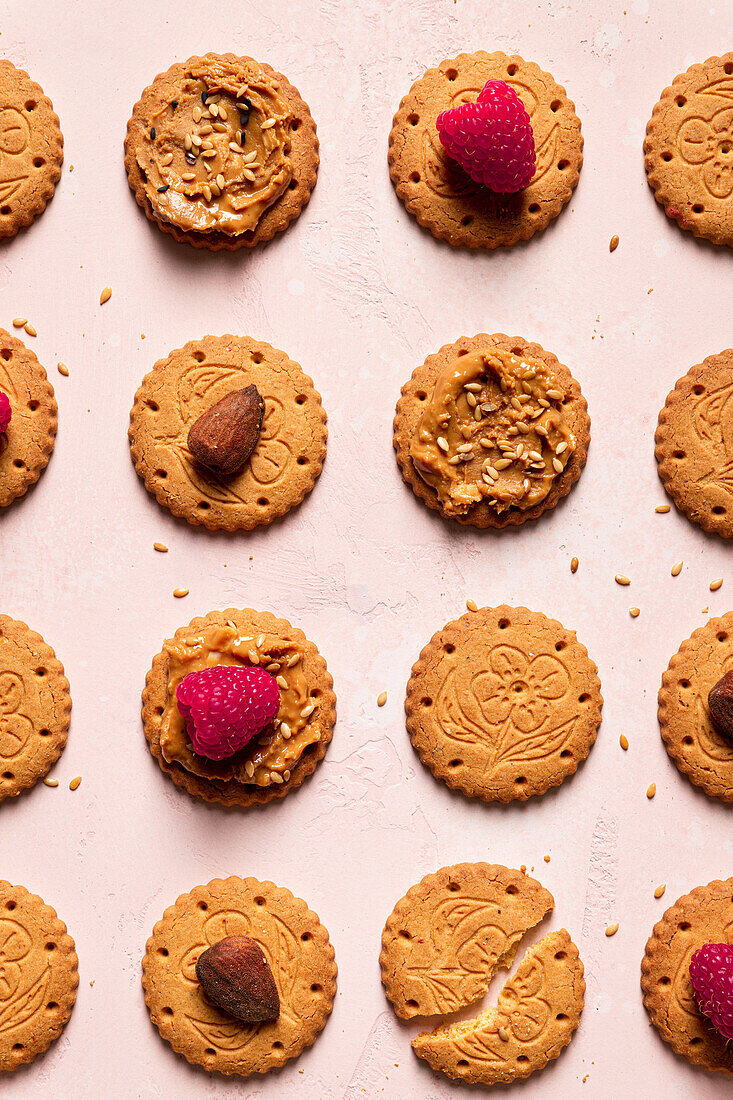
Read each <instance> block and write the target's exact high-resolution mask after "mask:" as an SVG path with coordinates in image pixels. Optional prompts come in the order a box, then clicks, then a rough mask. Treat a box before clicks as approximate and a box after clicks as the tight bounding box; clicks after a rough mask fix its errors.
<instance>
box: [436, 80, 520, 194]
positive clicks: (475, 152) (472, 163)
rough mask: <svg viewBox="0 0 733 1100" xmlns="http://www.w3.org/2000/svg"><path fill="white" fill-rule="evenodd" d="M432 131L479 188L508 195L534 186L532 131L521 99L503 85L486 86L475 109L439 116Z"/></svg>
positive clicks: (462, 108)
mask: <svg viewBox="0 0 733 1100" xmlns="http://www.w3.org/2000/svg"><path fill="white" fill-rule="evenodd" d="M436 126H437V129H438V135H439V137H440V140H441V143H442V145H443V146H444V148H445V150H446V152H447V153H448V155H449V156H450V157H451V158H452V159H453V160H455V161H457V162H458V164H460V166H461V168H463V170H464V172H466V173H467V174H468V175H469V176H470V177H471V179H473V180H475V181H476V182H477V183H480V184H482V185H483V186H484V187H487V188H489V190H491V191H496V192H499V193H502V194H512V193H514V192H515V191H522V190H523V189H524V188H525V187H528V186H529V184H530V183H531V182H532V178H533V176H534V174H535V167H536V157H535V143H534V134H533V132H532V125H531V123H530V120H529V115H528V114H527V110H526V108H525V106H524V104H523V103H522V101H521V99H520V98H519V96H518V95H517V93H516V92H515V91H514V89H513V88H511V87H510V86H509V85H508V84H507V83H506V82H505V81H503V80H487V81H486V83H485V84H484V86H483V88H482V90H481V92H480V93H479V95H478V98H477V100H476V102H475V103H461V104H459V106H457V107H451V108H450V109H449V110H447V111H442V112H441V113H440V114H439V115H438V119H437V122H436Z"/></svg>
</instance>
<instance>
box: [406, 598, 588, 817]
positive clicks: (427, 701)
mask: <svg viewBox="0 0 733 1100" xmlns="http://www.w3.org/2000/svg"><path fill="white" fill-rule="evenodd" d="M602 706H603V698H602V696H601V685H600V681H599V679H598V670H597V668H596V666H595V664H594V663H593V661H592V660H591V659H590V657H589V656H588V652H587V650H586V648H585V646H583V645H581V644H580V642H579V641H578V639H577V637H576V636H575V633H574V632H573V631H572V630H566V628H565V627H564V626H563V625H562V624H561V623H559V622H557V621H556V620H555V619H548V618H546V617H545V616H544V615H542V614H540V613H539V612H537V611H528V610H527V608H526V607H508V606H506V605H502V606H501V607H484V608H481V609H480V610H479V611H477V612H473V611H470V612H468V613H467V614H465V615H462V616H461V618H460V619H457V620H454V621H452V622H449V623H447V624H446V625H445V626H444V627H443V629H442V630H439V631H438V632H437V633H436V634H434V635H433V637H432V638H431V640H430V641H429V642H428V644H427V645H426V646H425V648H424V649H423V651H422V653H421V654H420V658H419V660H418V661H417V662H416V663H415V665H414V666H413V669H412V675H411V676H410V679H409V682H408V684H407V698H406V700H405V712H406V714H407V731H408V733H409V735H410V738H411V740H412V744H413V746H414V748H415V750H416V752H417V754H418V756H419V757H420V759H421V760H422V762H423V764H425V765H426V767H428V768H429V769H430V771H431V772H432V773H433V775H434V776H435V777H436V778H437V779H442V780H443V781H444V782H445V783H446V784H447V785H448V786H449V787H452V788H453V789H454V790H459V791H461V792H462V793H463V794H466V795H469V796H470V797H472V798H481V799H483V800H484V801H485V802H494V801H498V802H511V801H513V800H514V799H519V800H522V801H524V800H526V799H527V798H530V797H531V796H532V795H537V794H544V792H545V791H547V790H548V789H549V788H550V787H556V786H558V784H560V783H562V782H563V780H564V779H567V777H568V776H570V775H572V774H573V773H574V772H575V771H576V770H577V767H578V764H579V763H580V762H581V761H582V760H585V758H586V757H587V755H588V753H589V752H590V750H591V748H592V746H593V743H594V741H595V739H596V732H597V730H598V727H599V726H600V724H601V707H602Z"/></svg>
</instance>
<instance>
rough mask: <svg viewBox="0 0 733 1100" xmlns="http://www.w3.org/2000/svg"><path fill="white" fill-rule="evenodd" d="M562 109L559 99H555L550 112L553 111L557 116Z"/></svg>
mask: <svg viewBox="0 0 733 1100" xmlns="http://www.w3.org/2000/svg"><path fill="white" fill-rule="evenodd" d="M561 107H562V103H561V102H560V100H559V99H553V101H552V103H551V104H550V110H551V111H552V113H553V114H556V113H557V112H558V111H559V110H560V108H561Z"/></svg>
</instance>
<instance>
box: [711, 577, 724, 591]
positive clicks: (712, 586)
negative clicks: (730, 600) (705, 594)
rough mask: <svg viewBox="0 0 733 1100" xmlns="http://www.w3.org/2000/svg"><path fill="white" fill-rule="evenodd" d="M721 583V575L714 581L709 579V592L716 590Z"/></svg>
mask: <svg viewBox="0 0 733 1100" xmlns="http://www.w3.org/2000/svg"><path fill="white" fill-rule="evenodd" d="M722 584H723V578H722V577H718V579H717V580H716V581H711V582H710V591H711V592H717V591H718V589H719V588H720V587H721V585H722Z"/></svg>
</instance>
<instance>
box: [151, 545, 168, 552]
mask: <svg viewBox="0 0 733 1100" xmlns="http://www.w3.org/2000/svg"><path fill="white" fill-rule="evenodd" d="M153 550H157V551H158V553H159V554H167V553H168V547H167V546H166V544H165V543H164V542H154V543H153Z"/></svg>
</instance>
